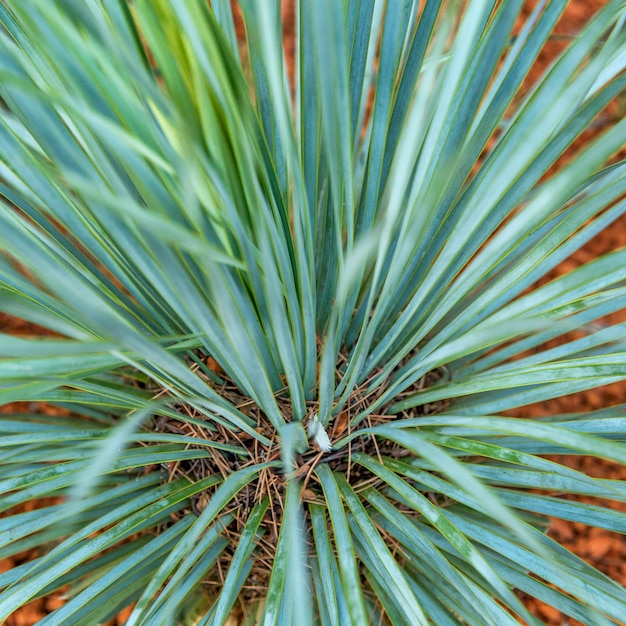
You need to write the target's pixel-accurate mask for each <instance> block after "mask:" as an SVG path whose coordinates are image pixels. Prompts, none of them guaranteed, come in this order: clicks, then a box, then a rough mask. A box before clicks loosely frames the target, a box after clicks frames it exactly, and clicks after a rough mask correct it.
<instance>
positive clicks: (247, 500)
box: [152, 357, 447, 608]
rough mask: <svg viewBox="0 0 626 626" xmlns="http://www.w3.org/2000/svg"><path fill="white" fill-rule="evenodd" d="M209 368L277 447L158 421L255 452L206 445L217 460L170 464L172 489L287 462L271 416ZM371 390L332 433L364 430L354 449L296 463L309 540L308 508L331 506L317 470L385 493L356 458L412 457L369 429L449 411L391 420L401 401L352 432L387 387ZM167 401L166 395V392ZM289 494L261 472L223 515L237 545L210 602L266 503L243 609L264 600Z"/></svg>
mask: <svg viewBox="0 0 626 626" xmlns="http://www.w3.org/2000/svg"><path fill="white" fill-rule="evenodd" d="M205 363H206V365H207V367H208V370H212V371H211V374H212V375H211V376H208V375H207V374H206V373H203V371H202V370H203V369H204V368H201V367H200V366H199V365H198V364H197V363H196V364H193V365H192V366H191V368H192V369H193V370H194V371H195V373H196V374H197V375H199V376H200V377H202V378H203V379H204V380H205V381H206V382H207V383H209V384H210V385H211V386H212V387H213V388H214V389H215V390H216V391H218V392H219V394H220V395H221V396H222V397H224V398H226V399H227V400H229V401H230V402H232V404H233V405H234V406H236V407H237V408H238V409H239V410H240V411H242V412H243V413H244V414H246V415H248V416H249V417H251V418H252V419H253V420H254V421H255V422H256V428H255V430H257V432H259V433H260V434H262V435H264V436H265V437H266V438H267V439H268V440H269V441H270V444H269V445H263V444H262V443H261V442H259V441H258V440H257V439H255V438H253V437H252V436H251V435H249V434H247V433H244V432H235V431H233V430H231V429H229V428H225V427H223V426H221V425H220V424H218V423H216V422H211V428H202V427H201V426H198V425H196V424H194V423H193V422H190V421H182V420H175V419H173V418H170V417H165V416H164V417H159V418H155V419H154V422H153V424H152V427H153V428H154V429H156V430H159V431H161V432H170V433H176V434H180V435H186V436H190V437H194V438H197V439H199V440H203V441H207V440H208V441H212V442H215V443H216V444H227V445H233V444H236V445H238V446H240V447H242V448H244V449H245V450H247V452H248V455H247V456H244V455H241V454H239V455H238V454H235V453H230V452H225V451H222V450H219V449H217V448H207V447H206V445H202V444H200V443H199V445H198V447H199V448H202V449H203V450H208V451H209V455H210V456H209V457H207V458H200V459H194V460H190V461H180V462H176V463H169V464H167V465H166V466H164V470H165V471H164V473H163V480H164V481H172V480H174V479H176V478H180V477H184V478H186V479H187V480H189V481H191V482H197V481H199V480H201V479H203V478H206V477H207V476H214V475H221V476H222V477H223V478H227V477H228V476H229V475H231V474H232V473H233V472H235V471H237V470H241V469H243V468H245V467H248V466H253V465H258V464H261V463H265V462H268V461H280V459H281V448H280V445H279V440H278V438H277V436H276V431H275V430H274V428H273V427H272V425H271V424H270V422H269V420H268V419H267V417H266V416H265V414H264V413H263V412H262V411H261V409H260V408H259V407H258V406H257V405H256V403H255V402H254V401H253V400H252V399H251V398H249V397H248V396H246V395H244V394H242V392H241V391H240V389H239V388H238V387H237V385H236V384H235V383H234V382H233V381H232V380H231V379H230V378H229V377H228V376H227V375H226V374H225V373H224V372H223V371H222V370H221V368H219V367H218V366H217V364H216V362H215V361H214V360H213V359H212V358H211V357H208V358H206V360H205ZM339 366H341V364H339ZM378 373H379V372H378V371H376V372H374V373H373V376H372V378H373V377H375V376H376V375H377V374H378ZM446 375H447V373H446V372H445V371H444V370H437V371H433V372H430V373H428V374H427V375H426V376H424V377H423V378H422V379H421V380H419V381H418V382H417V383H416V384H415V385H414V386H413V387H411V388H410V389H408V390H407V392H406V393H414V392H416V391H418V390H423V389H424V388H426V387H429V386H432V385H434V384H435V383H436V382H437V381H439V380H441V379H442V378H444V377H445V376H446ZM368 387H369V381H366V382H365V383H364V384H363V385H361V386H360V387H358V388H357V389H356V390H355V391H354V392H353V393H352V394H351V396H350V397H349V398H348V401H347V402H346V404H345V406H344V407H343V409H342V411H341V412H340V413H339V414H338V415H336V416H335V417H334V419H333V420H332V422H331V424H330V425H329V428H328V435H329V437H330V440H331V442H335V441H338V440H339V439H341V438H343V437H345V436H347V435H349V434H352V433H354V432H355V431H359V430H363V431H364V432H363V435H362V436H356V437H355V438H354V439H352V440H351V441H350V443H348V444H347V445H346V446H344V447H342V448H341V449H339V450H331V451H330V452H327V453H324V452H323V451H321V450H319V449H317V448H315V447H313V448H311V449H309V450H308V451H307V452H305V453H304V454H300V455H297V457H296V463H295V468H294V469H295V475H296V477H297V478H298V479H299V481H300V484H301V498H302V502H303V504H304V507H303V510H304V524H305V528H306V531H307V533H308V536H311V535H310V533H311V523H310V519H309V516H308V511H307V506H306V504H307V503H317V504H322V505H325V503H326V501H325V499H324V496H323V494H322V489H321V487H320V485H319V484H318V481H317V478H316V475H315V473H314V469H315V467H316V466H317V465H318V464H320V463H327V464H328V465H329V466H330V468H331V469H332V470H333V471H335V472H340V473H342V474H343V475H344V476H345V477H346V478H347V480H348V482H349V483H350V485H351V486H352V488H353V489H354V490H355V492H357V493H358V492H359V491H361V490H363V489H365V488H367V487H372V486H373V487H376V486H378V485H382V481H381V480H380V479H379V478H378V477H377V476H375V475H374V474H372V473H371V472H370V471H369V470H367V469H366V468H364V467H361V466H360V465H357V464H353V463H352V460H351V455H352V454H353V453H354V452H356V451H359V452H363V453H365V454H367V455H369V456H372V457H374V458H379V459H380V458H382V457H383V456H386V457H391V458H400V457H406V456H407V455H408V454H409V453H408V452H407V450H405V449H404V448H402V447H400V446H398V445H397V444H395V443H393V442H387V441H386V442H382V443H381V442H378V441H377V440H376V438H375V437H373V436H371V435H370V434H369V433H367V432H365V431H366V429H369V428H372V427H374V426H377V425H380V424H384V423H389V422H392V421H394V420H397V419H405V418H407V417H417V416H422V415H431V414H433V413H437V412H439V411H440V410H442V409H443V408H445V406H446V404H447V403H446V402H438V403H432V404H427V405H423V406H420V407H416V408H413V409H411V410H410V411H406V412H403V413H398V414H391V413H389V412H388V411H387V409H388V407H389V406H391V404H393V402H395V401H397V398H394V399H393V400H392V401H390V402H389V403H387V404H386V405H385V406H383V407H381V409H380V410H379V411H377V412H375V413H372V414H370V415H368V416H367V417H366V418H364V419H363V420H362V421H360V423H358V424H357V425H356V426H353V425H351V424H352V422H353V421H354V418H355V416H356V415H358V414H359V413H360V412H361V411H363V409H364V408H366V407H367V404H368V403H372V402H374V401H375V400H376V399H377V398H378V397H379V396H380V395H381V394H382V393H383V391H384V390H385V385H380V386H379V387H377V388H376V389H375V390H374V391H373V392H372V391H369V392H368ZM161 393H163V392H162V391H161ZM276 399H277V402H278V405H279V407H281V409H284V414H285V415H288V414H289V412H290V410H291V409H290V407H291V402H290V399H289V397H288V395H287V394H286V392H283V393H278V394H276ZM176 409H177V410H178V411H180V412H181V414H182V415H186V416H187V417H189V418H193V420H194V422H195V421H197V420H204V419H206V418H205V416H203V414H202V413H201V412H199V411H197V410H196V409H194V408H193V407H190V406H189V405H180V404H179V405H177V406H176ZM317 410H318V403H317V402H310V403H309V406H308V412H307V417H306V418H305V420H304V424H303V425H304V427H305V428H306V426H307V424H308V421H309V420H310V419H312V418H313V416H314V415H316V414H317ZM218 486H219V485H216V486H215V487H211V488H209V489H206V490H205V491H202V492H201V493H200V494H198V495H197V496H195V497H194V498H193V499H192V502H191V511H193V513H195V514H197V515H199V514H200V513H201V512H202V511H203V509H204V508H205V507H206V506H207V504H208V502H209V501H210V499H211V497H212V495H213V493H214V492H215V490H217V488H218ZM285 489H286V480H285V476H284V475H283V473H282V471H281V470H280V469H279V468H274V467H270V468H265V469H263V470H262V471H261V472H260V474H259V477H258V479H257V480H255V481H253V482H251V483H250V484H249V485H247V486H246V487H244V488H243V489H242V490H241V491H240V492H239V493H238V494H237V496H236V497H235V498H234V499H233V500H232V502H231V505H230V506H229V507H228V508H226V509H224V511H223V512H222V514H221V517H222V518H225V517H226V516H233V519H232V521H231V522H230V523H229V524H227V525H224V529H223V533H224V535H225V536H227V537H228V538H229V539H230V543H229V547H227V548H226V549H225V550H224V551H223V553H222V555H221V557H220V559H219V560H218V562H217V566H216V568H215V577H214V579H208V580H205V586H206V587H207V591H208V592H209V595H211V588H214V589H215V590H218V589H221V588H222V585H223V583H224V576H225V575H226V572H227V571H228V568H229V565H230V561H231V559H232V556H233V552H234V547H236V546H237V545H238V539H239V537H240V535H241V533H242V532H243V529H244V527H245V524H246V520H247V519H248V515H249V514H250V511H251V510H252V508H253V507H254V505H255V504H257V503H258V502H260V501H261V500H263V498H265V497H267V498H268V499H269V502H270V505H269V507H268V509H267V512H266V514H265V516H264V519H263V521H262V522H261V525H260V529H261V530H262V531H263V532H262V533H260V537H259V538H258V539H257V550H256V552H255V563H254V566H253V568H252V570H251V572H250V575H249V576H248V580H247V582H246V584H245V586H244V588H243V590H242V594H241V596H240V598H239V601H240V602H241V603H242V608H243V606H248V605H250V603H253V602H255V601H257V600H259V599H261V598H263V597H264V596H265V592H266V590H267V585H268V583H269V579H270V575H271V571H272V564H273V561H274V556H275V551H276V544H277V541H278V535H279V529H280V526H281V520H282V518H283V513H284V496H285ZM437 504H439V505H445V502H440V501H439V499H438V500H437ZM187 512H189V511H187ZM185 513H186V512H179V513H176V514H174V519H173V521H176V520H178V519H180V518H181V517H182V516H183V515H184V514H185ZM406 514H407V515H412V514H415V513H414V512H413V511H410V510H409V509H407V511H406Z"/></svg>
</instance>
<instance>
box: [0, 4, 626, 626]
mask: <svg viewBox="0 0 626 626" xmlns="http://www.w3.org/2000/svg"><path fill="white" fill-rule="evenodd" d="M296 1H297V0H296ZM607 1H608V0H570V2H569V4H568V7H567V9H566V11H565V13H564V15H563V17H562V19H561V20H560V22H559V24H558V25H557V28H556V30H555V36H554V37H553V39H552V40H551V41H550V42H549V43H548V44H547V46H546V47H545V49H544V50H543V52H542V53H541V55H540V56H539V58H538V60H537V62H536V64H535V66H534V67H533V69H532V71H531V74H530V76H529V77H528V80H527V82H526V84H527V85H528V86H530V85H531V84H532V83H533V82H534V81H535V80H536V79H537V78H538V77H539V76H540V75H541V74H542V73H543V72H544V71H545V69H546V68H547V67H548V66H549V65H550V63H551V62H552V60H553V59H554V57H555V55H557V54H558V52H559V51H560V50H562V49H563V48H564V47H565V46H566V45H567V41H568V38H571V37H574V36H575V35H576V34H577V33H578V32H579V31H580V29H581V28H583V27H584V26H585V24H586V23H587V22H588V21H589V19H590V18H591V17H592V16H593V15H594V14H595V13H596V12H597V11H599V10H600V9H601V8H602V7H603V6H604V5H606V4H607ZM536 4H537V2H536V1H528V2H527V3H526V6H525V8H524V12H523V16H527V15H529V14H530V12H531V11H532V9H533V7H534V6H536ZM283 15H284V19H285V47H286V50H287V54H288V55H289V54H290V52H292V51H293V23H294V20H293V10H292V9H291V8H290V6H289V5H288V4H286V6H285V9H284V11H283ZM239 26H240V25H239ZM238 30H240V28H239V29H238ZM623 105H624V103H623V101H622V102H621V103H620V102H615V103H612V104H611V106H610V107H609V108H608V109H607V110H606V111H605V112H604V113H603V114H602V115H601V116H600V118H599V119H598V120H597V122H596V124H595V125H594V127H593V128H591V129H589V130H588V131H586V132H585V133H584V134H583V136H581V137H580V138H579V140H578V141H577V142H576V145H575V146H574V147H573V149H572V150H570V151H569V152H568V153H567V154H566V155H564V157H563V158H562V159H561V160H560V161H559V164H562V163H563V162H564V161H565V160H567V159H568V158H571V156H572V154H573V153H575V151H576V150H578V149H580V148H581V147H582V146H583V145H585V143H587V142H588V141H589V140H590V139H592V138H593V137H594V136H595V135H596V134H597V133H601V132H602V130H603V128H605V127H606V126H607V125H609V124H611V123H614V122H615V120H616V118H617V117H618V116H620V115H623V114H624V106H623ZM625 139H626V138H625ZM625 143H626V142H625ZM624 156H626V151H625V150H623V151H622V153H621V154H620V157H622V158H623V157H624ZM559 164H557V166H556V167H558V165H559ZM624 246H626V216H622V218H620V219H619V220H618V221H616V222H615V223H614V224H613V225H612V226H611V227H610V228H608V229H607V230H605V231H604V232H602V233H600V235H598V236H597V237H596V238H595V239H593V240H592V241H591V242H589V244H587V245H586V246H585V247H584V248H582V249H580V250H579V251H578V252H576V253H575V254H574V255H573V256H572V257H571V258H570V259H568V260H567V261H565V262H564V263H563V264H562V265H560V266H559V267H558V268H556V270H554V271H553V272H551V274H550V275H549V276H548V277H547V279H551V278H553V277H554V276H556V275H558V274H562V273H565V272H568V271H571V270H572V269H573V268H574V267H576V266H578V265H580V264H582V263H586V262H588V261H589V260H591V259H592V258H594V257H596V256H598V255H601V254H604V253H606V252H610V251H612V250H615V249H617V248H622V247H624ZM618 320H619V321H626V315H625V314H624V312H622V313H621V314H616V315H614V316H612V318H611V321H612V322H616V321H618ZM0 331H2V332H9V333H14V334H20V335H37V334H44V333H45V332H46V331H45V330H44V329H41V328H38V327H35V326H33V325H30V324H27V323H25V322H23V321H21V320H17V319H15V318H11V317H9V316H6V315H3V314H0ZM624 402H626V384H625V383H619V384H615V385H611V386H609V387H603V388H600V389H596V390H592V391H589V392H585V393H581V394H575V395H571V396H567V397H565V398H560V399H558V400H553V401H550V402H546V403H542V404H541V405H538V406H532V407H527V408H526V409H525V411H524V415H526V416H528V417H533V416H540V415H548V414H554V413H568V412H581V411H591V410H594V409H599V408H603V407H606V406H610V405H615V404H620V403H624ZM16 408H17V407H16V406H15V405H13V406H5V407H0V412H5V411H10V410H15V409H16ZM29 408H31V409H32V408H33V407H29ZM555 460H559V461H560V462H564V463H565V464H566V465H568V466H570V467H573V468H576V469H578V470H580V471H583V472H585V473H587V474H589V475H591V476H597V477H602V478H607V479H616V480H626V467H621V466H619V465H617V464H614V463H610V462H607V461H603V460H600V459H596V458H591V457H561V458H559V459H555ZM567 497H568V498H573V496H567ZM576 499H578V500H580V501H587V502H592V499H591V498H576ZM48 504H50V502H49V501H45V502H42V501H40V502H37V503H35V502H33V503H29V505H28V506H26V507H24V508H23V509H22V510H29V508H30V509H32V508H34V507H36V506H45V505H48ZM611 506H612V507H613V508H615V509H616V510H620V511H622V512H624V513H626V505H624V504H620V503H611ZM549 534H550V536H551V537H553V538H554V539H555V540H557V541H559V542H560V543H561V544H563V545H564V546H565V547H566V548H568V549H569V550H571V551H572V552H574V553H575V554H577V555H578V556H580V557H581V558H583V559H585V560H586V561H587V562H589V563H590V564H592V565H593V566H594V567H597V568H598V569H599V570H601V571H602V572H604V573H606V574H607V575H608V576H610V577H611V578H613V579H614V580H616V581H618V582H620V583H621V584H622V585H626V540H625V539H624V537H623V536H622V535H619V534H617V533H613V532H609V531H605V530H602V529H598V528H591V527H588V526H585V525H583V524H579V523H571V522H567V521H563V520H559V519H552V520H551V528H550V532H549ZM32 557H33V555H32V554H22V555H19V556H18V557H16V558H10V559H0V572H3V571H6V570H9V569H11V568H13V567H15V566H17V565H19V564H20V563H23V562H25V561H27V560H29V559H30V558H32ZM522 598H524V601H525V603H526V605H527V606H528V607H529V609H530V610H531V611H532V613H533V614H535V615H536V616H537V617H538V618H539V619H540V620H541V621H543V622H544V623H545V624H548V625H549V626H578V624H579V622H576V621H575V620H572V619H570V618H568V617H567V616H565V615H563V614H561V613H560V612H559V611H557V610H556V609H554V608H552V607H549V606H547V605H544V604H542V603H540V602H538V601H536V600H535V599H533V598H526V597H524V596H523V595H522ZM62 603H63V600H62V598H61V597H60V596H59V595H58V594H55V595H53V596H50V597H48V598H41V599H39V600H35V601H34V602H31V603H30V604H28V605H26V606H25V607H23V608H22V609H20V610H19V611H17V612H16V613H15V614H14V615H13V616H11V617H10V618H9V619H8V620H7V622H6V626H32V625H34V624H37V623H38V621H39V620H41V619H42V618H43V617H45V615H47V614H48V613H50V612H51V611H53V610H54V609H56V608H58V606H60V604H62ZM128 613H129V612H128V611H124V612H123V613H122V614H120V615H119V616H118V617H117V618H116V619H115V620H111V621H110V622H109V623H108V624H107V625H106V626H117V625H119V626H121V625H123V624H124V623H125V622H126V619H127V618H128ZM625 624H626V622H625ZM68 626H69V625H68ZM94 626H95V625H94ZM585 626H592V625H585Z"/></svg>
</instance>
